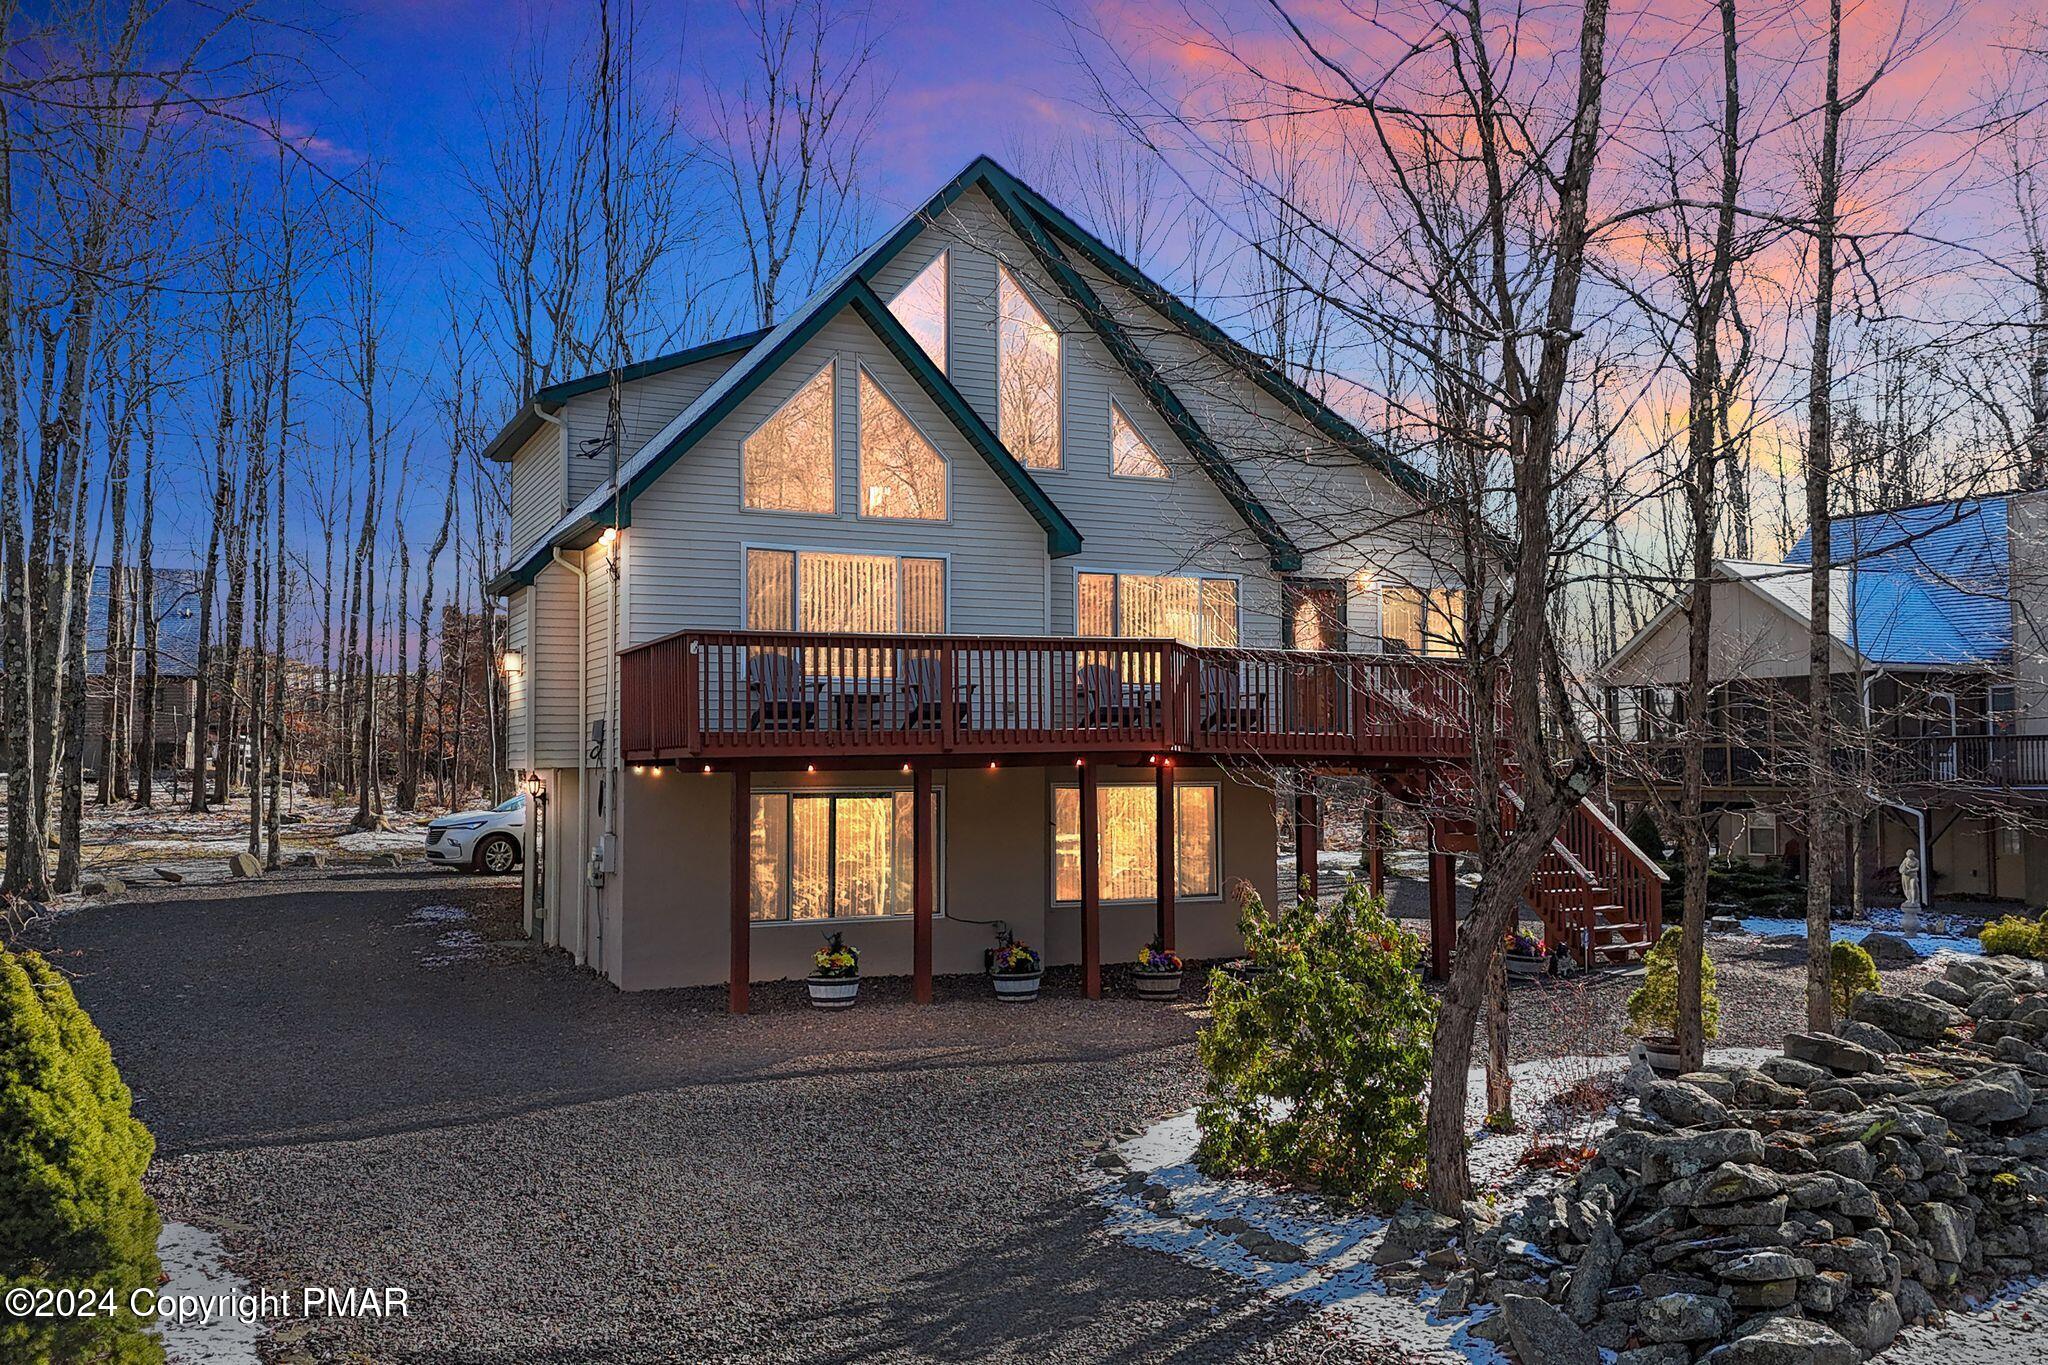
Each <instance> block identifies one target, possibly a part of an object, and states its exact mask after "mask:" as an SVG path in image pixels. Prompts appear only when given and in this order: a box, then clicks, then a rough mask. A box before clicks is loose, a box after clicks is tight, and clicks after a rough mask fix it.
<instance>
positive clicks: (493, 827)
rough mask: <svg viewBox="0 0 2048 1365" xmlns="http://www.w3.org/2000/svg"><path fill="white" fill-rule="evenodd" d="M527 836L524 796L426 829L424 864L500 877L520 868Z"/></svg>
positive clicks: (463, 813) (469, 812) (439, 822)
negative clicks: (463, 869)
mask: <svg viewBox="0 0 2048 1365" xmlns="http://www.w3.org/2000/svg"><path fill="white" fill-rule="evenodd" d="M525 835H526V797H525V796H524V795H520V796H515V797H513V798H512V799H511V800H510V801H507V802H505V804H503V805H502V806H498V807H495V808H493V809H491V810H470V811H463V812H461V813H460V814H456V815H444V816H442V817H441V818H440V819H438V820H435V821H433V822H431V823H430V824H428V826H427V861H428V862H430V863H447V864H450V865H452V866H456V867H467V868H468V869H469V870H470V871H472V872H491V873H496V874H498V875H501V876H502V875H503V874H505V873H507V872H510V871H511V870H512V869H513V868H515V867H517V866H519V860H520V858H521V856H522V855H523V849H522V848H521V844H520V841H521V840H522V839H523V838H524V837H525Z"/></svg>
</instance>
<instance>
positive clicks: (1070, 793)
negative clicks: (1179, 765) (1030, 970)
mask: <svg viewBox="0 0 2048 1365" xmlns="http://www.w3.org/2000/svg"><path fill="white" fill-rule="evenodd" d="M1173 795H1174V803H1173V809H1174V817H1173V819H1174V823H1173V842H1174V860H1175V861H1174V875H1173V886H1174V895H1176V896H1187V897H1202V896H1218V895H1221V894H1222V887H1223V874H1222V869H1221V868H1220V867H1219V866H1218V859H1217V849H1218V847H1219V845H1218V843H1217V830H1216V810H1217V804H1218V800H1217V786H1216V784H1215V783H1213V782H1182V783H1179V784H1177V785H1176V786H1175V787H1174V789H1173ZM1095 797H1096V806H1095V809H1096V819H1097V825H1098V830H1097V837H1098V840H1099V844H1098V847H1099V854H1098V857H1099V864H1098V866H1099V870H1100V872H1101V877H1102V899H1103V900H1104V901H1149V900H1152V899H1155V897H1156V896H1157V894H1158V886H1159V882H1158V879H1157V876H1156V872H1157V868H1158V859H1159V845H1158V840H1159V826H1158V821H1157V819H1156V818H1155V816H1156V812H1157V811H1158V809H1159V796H1158V792H1157V790H1156V789H1155V788H1154V787H1153V785H1152V784H1151V783H1149V782H1143V783H1109V782H1105V783H1102V784H1100V785H1099V786H1097V787H1096V788H1095ZM1052 814H1053V840H1052V848H1053V854H1052V872H1053V899H1054V900H1055V901H1059V902H1063V903H1065V902H1073V901H1078V900H1080V899H1081V789H1080V788H1079V787H1077V786H1066V787H1054V788H1053V789H1052Z"/></svg>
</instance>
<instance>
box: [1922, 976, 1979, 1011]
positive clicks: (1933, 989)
mask: <svg viewBox="0 0 2048 1365" xmlns="http://www.w3.org/2000/svg"><path fill="white" fill-rule="evenodd" d="M1920 989H1921V990H1922V991H1925V992H1926V993H1927V994H1928V995H1931V996H1933V997H1934V998H1935V999H1936V1000H1939V1001H1941V1002H1942V1003H1943V1004H1945V1005H1954V1006H1955V1007H1956V1008H1957V1009H1959V1010H1961V1011H1963V1013H1965V1014H1968V1013H1969V1012H1970V1006H1971V1005H1973V1004H1975V1003H1976V997H1975V996H1973V995H1971V994H1970V993H1969V992H1968V991H1966V990H1964V989H1963V988H1962V987H1961V986H1958V985H1956V984H1955V983H1954V982H1953V981H1949V980H1946V979H1945V978H1943V977H1939V976H1937V977H1935V978H1934V979H1933V980H1932V981H1928V982H1924V983H1922V985H1921V987H1920Z"/></svg>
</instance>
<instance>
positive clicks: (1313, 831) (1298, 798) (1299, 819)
mask: <svg viewBox="0 0 2048 1365" xmlns="http://www.w3.org/2000/svg"><path fill="white" fill-rule="evenodd" d="M1316 820H1317V816H1316V779H1315V774H1313V773H1310V772H1307V771H1303V772H1300V773H1297V774H1296V775H1295V779H1294V876H1295V881H1296V886H1295V894H1296V895H1306V896H1307V897H1308V898H1309V899H1310V900H1312V901H1313V900H1315V899H1316V894H1317V892H1318V891H1319V890H1320V889H1321V878H1320V877H1318V876H1317V871H1318V869H1317V867H1316V863H1317V861H1318V859H1317V856H1316V855H1317V853H1318V852H1319V849H1318V847H1317V845H1318V843H1319V840H1318V839H1317V837H1316V836H1317V833H1318V830H1317V826H1316Z"/></svg>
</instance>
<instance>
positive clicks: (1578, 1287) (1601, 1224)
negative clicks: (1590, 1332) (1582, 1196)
mask: <svg viewBox="0 0 2048 1365" xmlns="http://www.w3.org/2000/svg"><path fill="white" fill-rule="evenodd" d="M1588 1221H1589V1223H1590V1226H1589V1228H1588V1229H1587V1231H1588V1233H1589V1234H1590V1235H1589V1236H1588V1237H1587V1239H1586V1250H1585V1254H1584V1255H1582V1256H1580V1257H1579V1263H1578V1265H1577V1266H1575V1267H1574V1268H1573V1270H1572V1286H1571V1288H1570V1290H1568V1291H1567V1292H1566V1294H1565V1298H1564V1311H1565V1312H1567V1313H1569V1314H1571V1318H1572V1321H1573V1322H1576V1323H1578V1324H1579V1325H1580V1326H1581V1327H1586V1326H1590V1325H1591V1324H1592V1322H1593V1320H1594V1319H1595V1318H1597V1317H1599V1316H1600V1305H1601V1303H1602V1302H1603V1301H1604V1300H1605V1299H1606V1297H1607V1289H1608V1286H1609V1285H1611V1284H1613V1283H1614V1267H1615V1264H1616V1263H1617V1262H1619V1261H1620V1260H1621V1253H1622V1245H1621V1237H1620V1236H1619V1235H1618V1234H1617V1233H1616V1232H1615V1231H1614V1214H1613V1213H1612V1212H1611V1211H1610V1210H1608V1209H1604V1208H1601V1209H1594V1210H1592V1211H1591V1212H1590V1213H1589V1215H1588Z"/></svg>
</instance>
